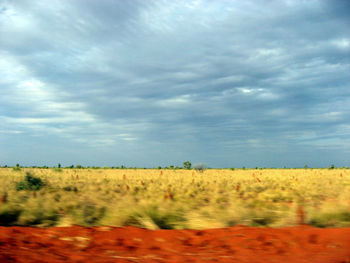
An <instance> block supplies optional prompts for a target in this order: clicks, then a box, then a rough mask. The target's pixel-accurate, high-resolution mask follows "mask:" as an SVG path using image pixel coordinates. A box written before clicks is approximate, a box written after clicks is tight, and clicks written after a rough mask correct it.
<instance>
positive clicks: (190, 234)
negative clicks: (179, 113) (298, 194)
mask: <svg viewBox="0 0 350 263" xmlns="http://www.w3.org/2000/svg"><path fill="white" fill-rule="evenodd" d="M0 262H1V263H4V262H26V263H27V262H36V263H39V262H145V263H146V262H147V263H148V262H167V263H170V262H173V263H174V262H179V263H182V262H230V263H231V262H235V263H236V262H249V263H251V262H264V263H265V262H268V263H272V262H283V263H290V262H298V263H303V262H315V263H316V262H317V263H325V262H334V263H335V262H337V263H350V228H333V229H319V228H314V227H309V226H298V227H290V228H281V229H271V228H254V227H244V226H236V227H232V228H224V229H209V230H201V231H198V230H157V231H151V230H146V229H140V228H135V227H124V228H111V227H95V228H84V227H79V226H73V227H60V228H58V227H55V228H46V229H45V228H29V227H28V228H26V227H0Z"/></svg>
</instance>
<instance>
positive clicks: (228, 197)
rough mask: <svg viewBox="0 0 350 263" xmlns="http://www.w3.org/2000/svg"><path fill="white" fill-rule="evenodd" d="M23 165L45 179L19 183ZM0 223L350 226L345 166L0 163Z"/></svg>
mask: <svg viewBox="0 0 350 263" xmlns="http://www.w3.org/2000/svg"><path fill="white" fill-rule="evenodd" d="M26 172H29V173H31V174H32V175H33V176H36V177H39V178H41V179H42V180H43V181H44V182H45V183H46V185H45V186H44V187H43V188H42V189H41V190H39V191H37V192H36V193H35V194H34V192H33V191H17V190H16V184H17V183H18V182H19V181H21V180H23V179H24V177H25V174H26ZM5 195H6V198H5V199H6V200H3V201H1V199H0V203H1V204H0V224H2V225H11V224H17V225H39V226H49V225H58V226H63V225H71V224H80V225H87V226H89V225H111V226H124V225H136V226H140V227H146V228H150V229H156V228H196V229H200V228H216V227H227V226H232V225H235V224H244V225H252V226H272V227H280V226H281V227H282V226H291V225H295V224H298V221H300V220H301V216H300V210H302V211H303V213H304V214H305V216H304V218H302V220H303V221H304V222H303V223H308V224H312V225H316V226H321V227H345V226H350V170H347V169H263V170H259V169H248V170H234V171H232V170H228V169H208V170H205V171H204V172H203V173H200V172H197V171H194V170H163V169H162V170H158V169H62V171H56V170H54V169H30V168H22V169H21V170H20V171H13V170H12V168H1V169H0V197H1V196H2V197H3V196H5ZM298 211H299V213H298Z"/></svg>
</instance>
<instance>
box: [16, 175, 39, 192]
mask: <svg viewBox="0 0 350 263" xmlns="http://www.w3.org/2000/svg"><path fill="white" fill-rule="evenodd" d="M44 185H45V184H44V182H43V181H42V180H41V179H40V178H39V177H35V176H33V175H31V174H30V173H29V172H26V176H25V179H24V180H23V181H20V182H18V183H17V185H16V190H17V191H21V190H31V191H37V190H40V189H41V188H42V187H43V186H44Z"/></svg>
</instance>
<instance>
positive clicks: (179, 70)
mask: <svg viewBox="0 0 350 263" xmlns="http://www.w3.org/2000/svg"><path fill="white" fill-rule="evenodd" d="M345 10H349V5H348V3H347V1H327V0H324V1H321V0H315V1H287V0H286V1H261V2H258V3H257V2H255V1H225V0H223V1H215V2H213V1H205V0H203V1H180V0H179V1H147V2H145V1H132V2H126V1H108V0H105V1H99V2H96V1H79V0H78V1H40V2H36V3H33V2H32V1H20V2H13V1H3V2H1V3H0V36H1V37H0V57H1V58H2V59H1V60H0V72H1V78H0V86H1V90H0V103H1V106H2V107H0V119H1V123H2V124H1V126H0V131H1V132H0V133H1V134H2V135H3V136H2V137H3V140H6V141H12V142H14V141H16V142H18V141H24V140H27V143H29V144H31V145H32V147H34V148H35V147H37V148H40V149H42V150H43V151H49V150H50V148H49V147H46V148H45V147H43V148H41V147H42V146H40V147H39V145H38V142H37V141H36V139H35V138H42V140H43V141H45V142H46V141H47V142H49V141H51V142H52V143H54V144H55V142H57V143H58V142H60V143H61V145H60V146H59V147H58V146H57V147H58V148H59V149H61V150H60V151H61V153H63V152H64V153H66V155H67V160H70V159H69V158H71V160H72V162H74V160H75V158H77V157H76V155H79V156H81V158H82V159H81V160H80V162H82V161H84V159H83V158H84V156H85V157H86V162H87V163H90V164H91V165H93V164H98V163H105V164H106V165H112V163H109V162H112V161H113V162H114V157H115V158H118V159H119V160H120V161H121V162H124V163H125V164H130V165H132V166H135V165H140V166H152V165H159V164H160V165H165V164H169V163H173V162H178V164H181V163H182V162H183V160H185V159H189V160H192V161H193V162H195V161H197V162H201V161H202V162H207V163H208V164H209V165H210V166H221V167H225V166H226V167H227V166H234V165H241V166H243V165H245V166H249V165H251V166H256V165H258V164H260V165H262V166H267V165H271V166H284V165H287V166H288V165H289V164H290V165H291V166H292V165H294V166H298V165H300V166H303V165H304V164H305V163H304V162H306V161H308V160H309V162H310V165H312V163H313V164H314V165H317V166H327V165H329V164H328V163H325V162H327V160H326V159H327V158H329V160H330V161H333V162H334V163H337V162H338V164H339V165H346V161H345V158H344V157H343V156H344V154H345V153H346V152H347V149H349V147H348V146H349V144H348V140H347V139H346V138H347V137H349V135H350V134H349V131H348V129H345V130H343V129H344V127H345V126H346V125H347V123H349V122H350V117H349V116H350V107H349V106H348V105H350V89H349V80H350V77H349V74H348V72H349V69H350V63H349V61H350V52H349V47H350V46H349V43H350V35H349V31H348V28H349V26H350V19H349V17H348V15H347V12H345ZM344 125H345V126H344ZM342 130H343V132H341V131H342ZM33 137H35V138H34V139H33ZM341 142H343V143H341ZM70 145H74V147H76V149H74V154H72V153H69V152H68V153H67V152H66V150H64V147H67V148H70V147H71V146H70ZM77 145H80V147H81V150H80V151H79V150H78V149H79V147H77ZM8 147H10V146H8ZM327 147H328V149H329V151H327ZM347 147H348V148H347ZM122 149H123V150H122ZM125 149H127V150H125ZM264 150H265V152H264ZM8 151H10V150H9V148H6V147H5V148H2V149H1V150H0V154H1V156H4V161H6V162H14V163H16V162H18V161H19V160H18V158H19V157H16V154H15V153H14V154H13V155H12V157H6V155H7V154H6V153H7V152H8ZM318 151H324V152H323V156H324V158H319V152H318ZM334 151H338V152H337V154H334ZM93 153H95V154H96V155H97V157H94V156H93ZM106 153H108V155H110V156H111V157H110V158H103V157H102V156H103V155H104V156H105V155H106ZM281 153H283V156H285V157H284V158H280V156H281ZM296 154H297V155H298V158H297V157H295V155H296ZM112 156H114V157H112ZM16 158H17V159H16ZM21 158H22V157H21ZM23 158H24V159H23V162H24V161H27V162H30V161H33V160H29V159H28V160H25V157H23ZM43 158H44V160H42V161H43V162H54V163H55V162H57V160H58V159H59V158H62V154H60V153H57V155H54V154H53V155H52V156H50V157H48V158H47V159H45V157H43ZM264 158H266V159H264ZM302 158H304V160H302ZM334 158H335V159H334ZM233 159H234V160H233ZM113 165H115V164H114V163H113Z"/></svg>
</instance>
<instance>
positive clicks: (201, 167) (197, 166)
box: [193, 163, 207, 173]
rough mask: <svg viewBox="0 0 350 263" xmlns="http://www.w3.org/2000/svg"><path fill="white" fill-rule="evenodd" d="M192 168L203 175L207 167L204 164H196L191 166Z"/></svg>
mask: <svg viewBox="0 0 350 263" xmlns="http://www.w3.org/2000/svg"><path fill="white" fill-rule="evenodd" d="M193 168H194V169H195V170H196V171H197V172H200V173H203V172H204V171H205V170H206V169H207V166H206V165H205V164H204V163H198V164H195V165H194V166H193Z"/></svg>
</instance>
